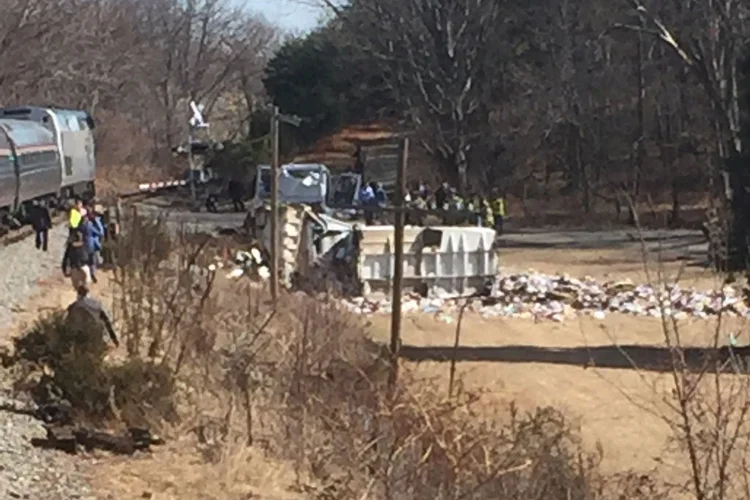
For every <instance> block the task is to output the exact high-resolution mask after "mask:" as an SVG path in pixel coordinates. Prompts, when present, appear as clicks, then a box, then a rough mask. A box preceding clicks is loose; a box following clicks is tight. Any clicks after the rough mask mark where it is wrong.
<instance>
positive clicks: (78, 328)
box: [15, 311, 174, 425]
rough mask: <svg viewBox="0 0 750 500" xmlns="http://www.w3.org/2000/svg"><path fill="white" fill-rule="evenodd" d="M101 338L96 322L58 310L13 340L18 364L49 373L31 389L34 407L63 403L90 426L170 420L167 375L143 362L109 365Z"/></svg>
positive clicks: (169, 385) (139, 423)
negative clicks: (114, 421)
mask: <svg viewBox="0 0 750 500" xmlns="http://www.w3.org/2000/svg"><path fill="white" fill-rule="evenodd" d="M103 333H104V332H103V331H102V329H101V328H100V326H99V325H98V324H97V323H96V322H91V321H79V320H76V319H70V318H67V317H66V313H65V312H63V311H58V312H55V313H53V314H52V315H50V316H47V317H44V318H41V319H39V320H37V321H36V322H35V323H34V325H33V326H32V328H31V329H30V330H29V331H28V332H26V334H24V335H22V336H21V337H19V338H17V339H16V340H15V348H16V359H18V360H23V361H25V362H27V363H33V364H35V365H37V366H39V367H41V368H42V369H43V371H44V372H45V373H48V374H47V375H45V376H43V377H41V379H40V380H39V381H38V383H37V386H36V387H35V388H32V393H33V394H34V395H35V399H36V400H37V402H38V403H39V404H46V403H53V402H57V401H54V400H55V399H59V398H61V399H63V400H65V401H67V402H68V403H69V404H70V406H71V407H72V408H73V410H74V412H75V414H76V415H77V416H78V417H80V418H83V419H84V420H87V421H93V422H99V421H102V420H106V419H111V418H113V417H118V418H121V420H122V421H123V422H125V423H126V424H128V425H141V424H143V423H144V422H145V421H147V420H149V418H152V419H153V417H155V418H174V409H173V406H172V402H171V395H172V389H173V385H174V384H173V380H172V376H171V373H170V372H169V370H168V369H166V368H165V367H163V366H159V365H155V364H151V363H146V362H143V361H141V360H128V361H127V362H126V363H124V364H123V365H119V366H118V365H114V366H112V365H109V364H108V363H107V362H106V361H105V356H106V354H107V344H106V342H105V340H104V337H103Z"/></svg>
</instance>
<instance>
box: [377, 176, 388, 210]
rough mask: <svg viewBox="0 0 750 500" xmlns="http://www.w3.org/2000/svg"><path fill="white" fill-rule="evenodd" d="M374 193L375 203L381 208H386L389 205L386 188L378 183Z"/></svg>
mask: <svg viewBox="0 0 750 500" xmlns="http://www.w3.org/2000/svg"><path fill="white" fill-rule="evenodd" d="M374 191H375V203H377V205H378V206H379V207H380V208H385V207H386V205H387V204H388V195H387V194H386V192H385V188H383V184H381V183H380V182H378V183H376V184H375V188H374Z"/></svg>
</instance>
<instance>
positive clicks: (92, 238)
mask: <svg viewBox="0 0 750 500" xmlns="http://www.w3.org/2000/svg"><path fill="white" fill-rule="evenodd" d="M83 224H84V231H83V235H84V238H85V244H86V253H87V254H88V257H89V261H88V265H89V273H90V276H91V281H93V282H94V283H96V282H97V280H96V268H97V267H98V266H99V255H100V254H101V251H102V240H103V239H104V224H103V223H102V218H101V216H100V215H99V214H97V212H96V210H94V209H89V210H88V211H87V213H86V217H85V218H84V222H83Z"/></svg>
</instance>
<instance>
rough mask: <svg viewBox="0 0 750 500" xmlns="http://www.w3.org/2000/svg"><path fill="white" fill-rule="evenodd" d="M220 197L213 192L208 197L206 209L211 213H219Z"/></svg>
mask: <svg viewBox="0 0 750 500" xmlns="http://www.w3.org/2000/svg"><path fill="white" fill-rule="evenodd" d="M218 203H219V197H218V196H216V194H214V193H211V194H209V195H208V196H207V197H206V211H207V212H210V213H214V214H215V213H217V212H218V211H219V205H218Z"/></svg>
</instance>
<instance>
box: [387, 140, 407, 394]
mask: <svg viewBox="0 0 750 500" xmlns="http://www.w3.org/2000/svg"><path fill="white" fill-rule="evenodd" d="M399 156H400V157H399V163H398V176H397V180H396V193H395V195H396V196H395V200H394V202H395V206H396V211H395V214H394V215H395V219H396V220H395V226H394V237H393V240H394V242H393V243H394V246H395V247H396V248H395V252H394V264H393V298H392V301H391V302H392V303H391V306H392V309H391V346H390V355H391V369H390V373H389V377H388V385H389V387H390V388H391V389H394V388H395V387H396V381H397V380H398V354H399V348H400V346H401V281H402V278H403V275H404V208H405V207H404V197H405V196H404V195H405V194H406V165H407V163H408V161H409V139H408V138H407V137H404V138H403V139H401V151H400V155H399Z"/></svg>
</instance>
